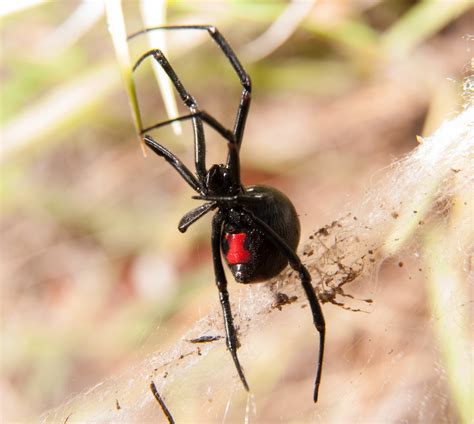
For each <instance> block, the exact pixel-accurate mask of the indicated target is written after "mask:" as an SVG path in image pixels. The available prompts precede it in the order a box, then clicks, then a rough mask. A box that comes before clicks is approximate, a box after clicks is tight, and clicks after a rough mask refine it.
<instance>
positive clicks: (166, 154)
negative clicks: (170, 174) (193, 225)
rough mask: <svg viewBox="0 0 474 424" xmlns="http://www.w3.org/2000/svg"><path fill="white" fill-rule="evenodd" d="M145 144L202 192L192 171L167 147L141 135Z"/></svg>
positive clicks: (147, 136)
mask: <svg viewBox="0 0 474 424" xmlns="http://www.w3.org/2000/svg"><path fill="white" fill-rule="evenodd" d="M143 140H144V141H145V144H146V145H147V146H148V147H149V148H150V149H151V150H153V151H154V152H155V153H156V154H157V155H158V156H161V157H163V158H164V159H165V160H166V162H168V163H169V164H170V165H171V166H172V167H173V168H174V169H176V171H178V173H179V175H181V177H183V179H184V180H185V181H186V182H187V183H188V184H189V185H190V186H191V188H193V189H194V190H195V191H197V192H198V193H201V194H204V192H203V189H202V187H201V184H200V183H199V181H198V180H197V179H196V177H195V176H194V175H193V173H192V172H191V171H190V170H189V169H188V168H187V167H186V165H184V163H183V162H181V161H180V160H179V159H178V158H177V157H176V156H175V155H173V153H171V152H170V151H169V150H168V149H166V148H165V147H163V146H162V145H161V144H159V143H157V142H156V141H155V140H153V139H152V138H151V137H150V136H149V135H146V136H145V137H143Z"/></svg>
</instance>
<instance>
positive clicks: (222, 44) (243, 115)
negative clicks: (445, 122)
mask: <svg viewBox="0 0 474 424" xmlns="http://www.w3.org/2000/svg"><path fill="white" fill-rule="evenodd" d="M175 29H191V30H198V31H199V30H200V31H207V32H208V34H209V35H210V36H211V38H212V39H213V40H214V42H215V43H216V44H217V45H218V46H219V48H220V49H221V50H222V52H223V53H224V55H225V57H226V58H227V59H228V60H229V62H230V64H231V65H232V68H233V69H234V71H235V73H236V74H237V76H238V77H239V80H240V84H241V85H242V87H243V88H242V94H241V97H240V104H239V108H238V110H237V117H236V120H235V124H234V131H233V132H234V135H235V138H236V140H237V144H238V145H239V147H240V145H241V143H242V137H243V134H244V128H245V122H246V121H247V115H248V112H249V108H250V101H251V92H252V83H251V80H250V76H249V75H248V74H247V72H246V71H245V69H244V67H243V66H242V64H241V63H240V61H239V59H238V58H237V55H236V54H235V52H234V50H233V49H232V47H231V46H230V45H229V43H228V42H227V40H226V39H225V38H224V36H223V35H222V34H221V33H220V32H219V30H218V29H217V28H216V27H215V26H212V25H170V26H164V27H153V28H146V29H144V30H142V31H139V32H136V33H134V34H131V35H130V36H129V37H128V40H130V39H131V38H134V37H136V36H138V35H140V34H144V33H146V32H150V31H156V30H175Z"/></svg>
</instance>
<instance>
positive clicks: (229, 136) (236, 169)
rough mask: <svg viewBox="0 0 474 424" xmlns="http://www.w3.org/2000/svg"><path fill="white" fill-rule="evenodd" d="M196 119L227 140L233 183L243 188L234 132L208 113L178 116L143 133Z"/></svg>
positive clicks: (201, 112)
mask: <svg viewBox="0 0 474 424" xmlns="http://www.w3.org/2000/svg"><path fill="white" fill-rule="evenodd" d="M195 117H199V118H201V119H202V120H203V121H204V122H205V123H206V124H208V125H209V126H210V127H211V128H213V129H214V130H216V131H217V132H218V133H219V134H220V135H221V136H222V137H224V138H225V139H226V140H227V149H228V156H227V157H228V161H229V163H230V164H231V165H229V169H230V172H231V174H232V181H234V185H235V186H236V187H240V186H241V182H240V158H239V149H238V146H237V143H236V141H235V136H234V133H233V132H232V131H229V130H228V129H227V128H225V127H224V126H223V125H222V124H221V123H220V122H219V121H218V120H217V119H215V118H214V117H213V116H211V115H209V114H208V113H207V112H205V111H203V110H201V111H199V112H195V113H191V114H189V115H183V116H178V117H177V118H173V119H169V120H167V121H163V122H159V123H158V124H155V125H152V126H151V127H148V128H145V129H144V130H143V131H142V133H145V132H147V131H151V130H154V129H156V128H160V127H164V126H165V125H169V124H171V123H172V122H176V121H185V120H187V119H194V118H195Z"/></svg>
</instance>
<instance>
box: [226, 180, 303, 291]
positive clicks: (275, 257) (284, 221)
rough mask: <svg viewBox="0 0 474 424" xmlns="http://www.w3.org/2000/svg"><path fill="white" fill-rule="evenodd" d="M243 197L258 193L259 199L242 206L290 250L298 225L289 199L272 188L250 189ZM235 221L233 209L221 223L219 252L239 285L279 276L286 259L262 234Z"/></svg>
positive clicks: (254, 187) (247, 189)
mask: <svg viewBox="0 0 474 424" xmlns="http://www.w3.org/2000/svg"><path fill="white" fill-rule="evenodd" d="M246 193H247V194H256V195H258V194H262V195H263V196H264V197H262V198H261V199H260V200H258V201H255V202H248V203H247V204H246V205H245V206H244V207H243V209H244V211H243V212H240V213H241V214H245V210H247V211H249V212H251V213H252V214H253V215H254V216H256V217H258V218H260V219H261V220H262V221H264V222H265V223H266V224H267V225H268V226H270V227H271V228H272V229H273V230H274V231H275V232H276V233H277V234H278V235H279V236H280V237H281V238H282V239H283V240H284V241H285V242H286V243H287V244H288V246H289V247H290V248H291V249H292V250H296V248H297V247H298V242H299V239H300V223H299V219H298V215H297V213H296V209H295V207H294V206H293V204H292V203H291V201H290V199H288V197H286V196H285V195H284V194H283V193H281V192H280V191H278V190H276V189H275V188H273V187H268V186H260V185H259V186H250V187H247V188H246ZM244 222H245V220H240V219H239V209H238V208H235V209H234V210H232V213H230V214H229V218H228V219H227V220H226V221H225V222H224V231H223V235H222V240H221V246H222V251H223V253H224V257H225V260H226V262H227V265H228V266H229V268H230V270H231V271H232V274H233V275H234V278H235V280H236V281H237V282H239V283H256V282H259V281H265V280H268V279H269V278H272V277H274V276H275V275H277V274H278V273H280V272H281V271H282V270H283V268H285V266H286V265H287V264H288V259H287V257H286V256H285V255H284V254H283V253H282V252H281V250H280V249H279V248H278V247H276V246H275V245H274V244H273V243H272V242H271V241H270V240H268V238H266V237H265V235H264V234H263V232H262V231H261V230H259V229H258V228H256V227H255V226H252V225H248V224H245V223H244Z"/></svg>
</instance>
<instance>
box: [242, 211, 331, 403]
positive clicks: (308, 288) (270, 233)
mask: <svg viewBox="0 0 474 424" xmlns="http://www.w3.org/2000/svg"><path fill="white" fill-rule="evenodd" d="M244 214H245V215H246V216H247V217H248V219H249V221H251V223H253V224H254V225H255V226H257V227H258V228H259V229H260V231H262V233H263V234H264V235H265V237H267V238H268V240H270V242H271V243H273V244H274V245H275V246H276V247H277V248H279V249H280V251H281V252H282V253H283V254H284V255H285V256H286V257H287V258H288V262H289V264H290V266H291V267H292V268H293V269H294V270H295V271H296V272H298V273H299V277H300V280H301V285H302V286H303V289H304V292H305V294H306V297H307V299H308V302H309V305H310V307H311V313H312V315H313V322H314V326H315V327H316V330H317V331H318V333H319V357H318V370H317V373H316V381H315V383H314V394H313V400H314V402H317V401H318V393H319V385H320V383H321V374H322V368H323V359H324V343H325V339H326V324H325V321H324V316H323V311H322V309H321V305H320V304H319V301H318V298H317V296H316V293H315V292H314V288H313V286H312V284H311V275H310V274H309V272H308V270H307V269H306V267H305V266H304V265H303V264H302V262H301V260H300V258H299V257H298V255H297V254H296V253H295V252H294V251H293V249H291V248H290V247H289V246H288V244H287V243H286V242H285V240H283V239H282V238H281V237H280V236H279V235H278V234H277V233H276V232H275V231H274V230H273V228H271V227H270V226H269V225H268V224H267V223H266V222H264V221H262V220H261V219H260V218H258V217H257V216H255V215H254V214H253V213H252V212H250V211H248V210H245V211H244Z"/></svg>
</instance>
